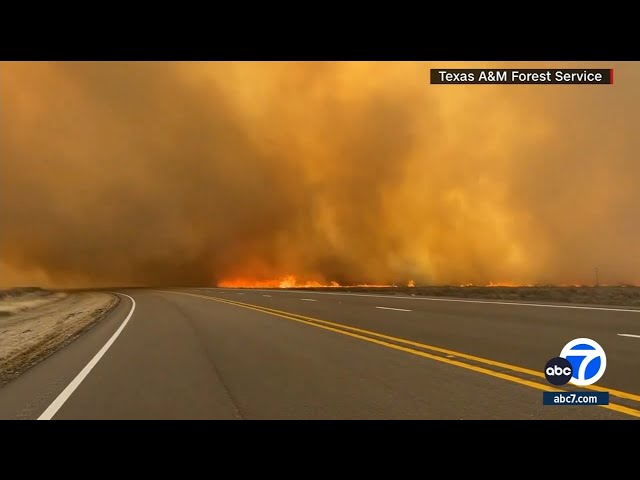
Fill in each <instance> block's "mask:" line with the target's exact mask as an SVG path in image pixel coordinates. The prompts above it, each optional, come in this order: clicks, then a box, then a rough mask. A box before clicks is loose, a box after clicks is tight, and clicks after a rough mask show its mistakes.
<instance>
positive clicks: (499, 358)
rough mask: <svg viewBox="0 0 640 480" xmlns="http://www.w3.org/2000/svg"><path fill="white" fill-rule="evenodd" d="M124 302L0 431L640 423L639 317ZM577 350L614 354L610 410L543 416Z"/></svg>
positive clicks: (311, 303) (306, 298)
mask: <svg viewBox="0 0 640 480" xmlns="http://www.w3.org/2000/svg"><path fill="white" fill-rule="evenodd" d="M118 293H119V294H120V295H121V296H122V301H121V302H120V303H119V305H118V306H117V307H116V309H115V310H114V311H113V312H112V313H111V314H110V315H109V316H108V317H107V318H105V319H104V320H102V321H101V322H100V323H98V324H97V325H96V326H95V327H93V328H92V329H90V330H89V331H88V332H86V333H85V334H84V335H83V336H82V337H80V338H79V339H77V340H76V341H74V342H73V343H71V344H69V345H68V346H66V347H65V348H63V349H61V350H59V351H58V352H56V353H55V354H53V355H51V356H50V357H49V358H47V359H46V360H44V361H43V362H41V363H39V364H38V365H36V366H34V367H33V368H31V369H30V370H28V371H27V372H25V373H24V374H23V375H22V376H20V377H19V378H17V379H16V380H14V381H12V382H11V383H9V384H7V385H5V386H4V387H2V388H0V418H2V419H38V418H46V419H49V418H52V419H54V420H57V419H634V418H636V419H637V418H640V376H639V375H637V372H638V371H640V355H639V353H640V338H638V337H635V336H633V335H640V310H633V309H619V310H611V309H601V310H598V309H593V308H584V309H582V308H578V309H576V308H558V307H555V306H554V307H551V308H549V307H544V306H534V305H518V304H510V303H508V302H503V303H490V302H473V301H472V302H460V301H442V299H440V300H437V299H422V298H419V297H408V298H397V297H393V296H384V295H348V294H342V293H338V292H336V293H335V294H327V293H322V292H310V291H295V292H294V291H282V290H240V289H210V288H202V289H197V288H189V289H187V288H182V289H161V290H151V289H130V290H122V291H119V292H118ZM128 297H129V298H128ZM134 303H135V308H133V305H134ZM578 337H588V338H592V339H594V340H596V341H598V342H599V343H600V344H601V345H602V346H603V347H604V349H605V351H606V353H607V371H606V373H605V374H604V376H603V378H602V379H601V380H600V381H599V382H598V385H597V386H594V387H592V389H595V390H597V389H600V390H602V389H604V390H607V391H610V392H611V397H610V398H611V405H609V408H605V407H597V406H588V407H586V406H581V407H567V406H558V407H550V406H543V405H542V391H545V390H552V389H553V388H552V386H551V385H549V384H548V383H547V382H546V380H545V379H544V377H543V375H542V369H543V367H544V364H545V363H546V361H547V360H548V359H549V358H551V357H555V356H558V355H559V353H560V350H561V349H562V347H563V346H564V345H565V344H566V343H567V342H568V341H569V340H572V339H574V338H578ZM561 388H562V389H565V387H561ZM572 389H573V390H576V388H575V387H567V388H566V390H568V391H571V390H572ZM580 390H581V391H587V390H586V387H582V388H581V389H580Z"/></svg>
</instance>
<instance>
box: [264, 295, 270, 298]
mask: <svg viewBox="0 0 640 480" xmlns="http://www.w3.org/2000/svg"><path fill="white" fill-rule="evenodd" d="M262 296H263V297H268V298H271V295H262Z"/></svg>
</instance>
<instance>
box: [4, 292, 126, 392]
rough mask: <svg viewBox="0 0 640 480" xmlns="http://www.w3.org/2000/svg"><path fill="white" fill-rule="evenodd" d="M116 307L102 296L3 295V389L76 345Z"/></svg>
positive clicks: (111, 298) (112, 298)
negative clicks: (60, 351)
mask: <svg viewBox="0 0 640 480" xmlns="http://www.w3.org/2000/svg"><path fill="white" fill-rule="evenodd" d="M117 303H118V298H117V297H116V296H115V295H112V294H109V293H103V292H81V293H63V292H57V293H52V292H47V291H35V292H29V291H24V292H15V291H12V293H11V294H7V291H4V292H0V385H3V384H5V383H7V382H8V381H10V380H12V379H13V378H15V377H17V376H18V375H20V374H21V373H22V372H24V371H25V370H27V369H28V368H30V367H32V366H33V365H35V364H36V363H38V362H40V361H41V360H43V359H44V358H46V357H47V356H49V355H51V354H52V353H53V352H55V351H56V350H58V349H60V348H62V347H63V346H65V345H67V344H68V343H70V342H71V341H73V340H74V339H75V338H77V337H78V336H79V335H80V334H81V333H83V332H84V331H85V330H86V329H88V328H89V327H91V326H92V325H93V324H94V323H95V322H97V321H98V320H100V319H101V318H103V317H104V316H105V315H106V314H107V313H108V312H109V311H110V310H111V309H112V308H113V307H115V305H116V304H117Z"/></svg>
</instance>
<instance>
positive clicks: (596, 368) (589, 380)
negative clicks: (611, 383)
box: [560, 338, 607, 387]
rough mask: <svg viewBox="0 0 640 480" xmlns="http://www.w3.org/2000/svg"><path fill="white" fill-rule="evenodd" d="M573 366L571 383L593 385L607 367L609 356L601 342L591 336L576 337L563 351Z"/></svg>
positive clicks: (563, 355)
mask: <svg viewBox="0 0 640 480" xmlns="http://www.w3.org/2000/svg"><path fill="white" fill-rule="evenodd" d="M560 356H561V357H562V358H566V359H567V360H568V361H569V363H571V366H572V367H573V375H572V377H571V380H569V383H572V384H573V385H577V386H581V387H582V386H586V385H593V384H594V383H596V382H597V381H598V380H600V378H601V377H602V375H604V371H605V370H606V368H607V356H606V355H605V353H604V349H603V348H602V347H601V346H600V344H599V343H598V342H596V341H594V340H591V339H590V338H576V339H575V340H571V341H570V342H569V343H567V344H566V345H565V346H564V348H563V349H562V352H560Z"/></svg>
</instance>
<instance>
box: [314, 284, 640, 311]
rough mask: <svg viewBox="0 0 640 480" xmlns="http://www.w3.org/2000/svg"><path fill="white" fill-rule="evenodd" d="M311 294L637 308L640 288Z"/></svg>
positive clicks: (375, 290)
mask: <svg viewBox="0 0 640 480" xmlns="http://www.w3.org/2000/svg"><path fill="white" fill-rule="evenodd" d="M305 290H315V291H323V290H326V291H332V292H335V291H344V292H352V293H376V294H389V295H416V296H426V297H451V298H473V299H482V300H508V301H516V302H552V303H576V304H588V305H594V304H597V305H619V306H635V307H640V287H632V286H628V287H627V286H618V287H556V286H535V287H475V286H473V287H454V286H430V287H427V286H416V287H345V288H333V287H332V288H305Z"/></svg>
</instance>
